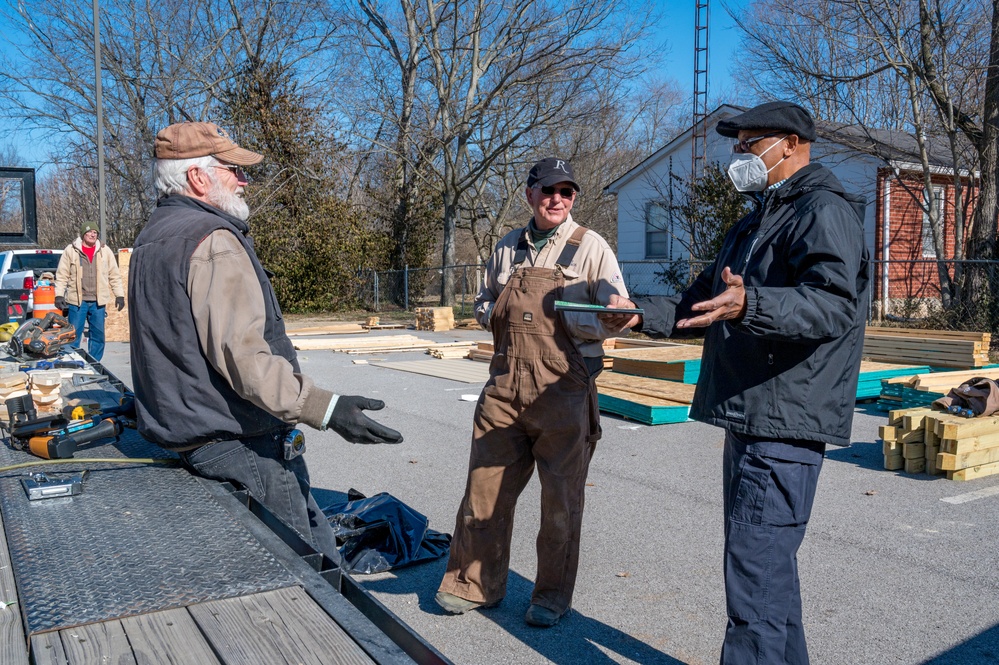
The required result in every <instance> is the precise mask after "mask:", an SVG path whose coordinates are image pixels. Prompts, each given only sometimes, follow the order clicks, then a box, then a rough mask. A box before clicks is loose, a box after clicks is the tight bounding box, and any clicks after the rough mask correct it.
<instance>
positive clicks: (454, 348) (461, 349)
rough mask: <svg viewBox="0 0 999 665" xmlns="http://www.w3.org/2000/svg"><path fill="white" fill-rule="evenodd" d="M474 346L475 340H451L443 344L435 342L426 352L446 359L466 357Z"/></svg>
mask: <svg viewBox="0 0 999 665" xmlns="http://www.w3.org/2000/svg"><path fill="white" fill-rule="evenodd" d="M474 348H475V342H451V343H445V344H435V345H433V346H431V347H430V348H428V349H427V353H428V354H430V355H431V356H433V357H434V358H440V359H442V360H446V359H449V358H468V357H469V355H468V354H469V353H470V352H471V351H472V349H474Z"/></svg>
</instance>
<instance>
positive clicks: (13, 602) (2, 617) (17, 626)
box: [0, 502, 44, 665]
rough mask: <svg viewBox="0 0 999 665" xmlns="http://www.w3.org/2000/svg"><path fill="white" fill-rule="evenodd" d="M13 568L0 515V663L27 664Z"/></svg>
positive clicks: (10, 664)
mask: <svg viewBox="0 0 999 665" xmlns="http://www.w3.org/2000/svg"><path fill="white" fill-rule="evenodd" d="M42 503H44V502H42ZM13 570H14V569H13V567H12V566H11V561H10V552H9V551H8V550H7V536H6V534H5V532H4V529H3V519H2V517H0V663H4V664H5V665H7V664H9V665H28V650H27V648H26V645H25V642H24V624H23V623H22V621H21V606H20V605H19V604H18V599H17V586H16V585H15V584H14V573H13Z"/></svg>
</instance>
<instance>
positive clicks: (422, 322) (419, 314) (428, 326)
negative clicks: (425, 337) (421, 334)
mask: <svg viewBox="0 0 999 665" xmlns="http://www.w3.org/2000/svg"><path fill="white" fill-rule="evenodd" d="M415 311H416V329H417V330H432V331H434V332H446V331H448V330H451V329H452V328H454V310H453V309H452V308H450V307H417V308H416V310H415Z"/></svg>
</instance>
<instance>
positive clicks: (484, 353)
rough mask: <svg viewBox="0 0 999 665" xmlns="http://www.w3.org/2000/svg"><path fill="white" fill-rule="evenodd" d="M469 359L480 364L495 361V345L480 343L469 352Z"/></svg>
mask: <svg viewBox="0 0 999 665" xmlns="http://www.w3.org/2000/svg"><path fill="white" fill-rule="evenodd" d="M468 357H469V358H471V359H472V360H478V361H479V362H484V363H487V362H489V361H490V360H492V359H493V343H492V342H479V343H478V344H476V345H475V346H474V347H472V348H471V349H469V350H468Z"/></svg>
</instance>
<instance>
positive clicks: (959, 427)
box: [879, 407, 999, 480]
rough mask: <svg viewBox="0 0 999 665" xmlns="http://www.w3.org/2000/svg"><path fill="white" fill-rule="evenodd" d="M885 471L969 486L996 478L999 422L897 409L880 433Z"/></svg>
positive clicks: (998, 451)
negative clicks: (941, 476)
mask: <svg viewBox="0 0 999 665" xmlns="http://www.w3.org/2000/svg"><path fill="white" fill-rule="evenodd" d="M879 435H880V436H881V440H882V442H883V443H882V445H883V452H884V460H885V463H884V466H885V468H886V469H888V470H891V471H897V470H903V471H905V472H906V473H929V474H932V475H939V474H944V473H945V474H946V475H947V479H948V480H972V479H974V478H982V477H984V476H990V475H993V474H996V473H999V417H996V416H989V417H979V418H960V417H958V416H954V415H951V414H948V413H944V412H942V411H936V410H933V409H929V408H925V407H922V408H915V409H899V410H895V411H891V412H889V414H888V424H887V425H884V426H882V427H881V429H880V431H879Z"/></svg>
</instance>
